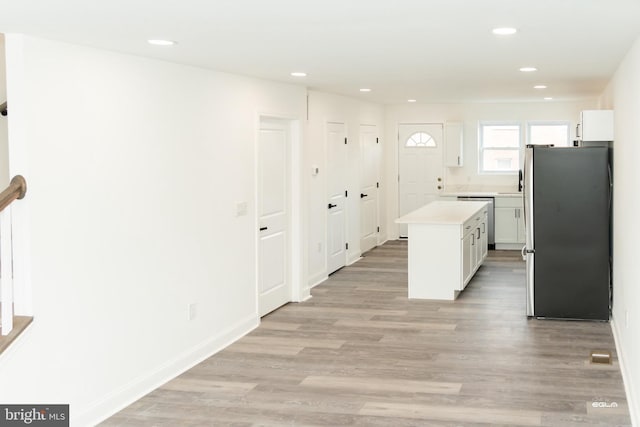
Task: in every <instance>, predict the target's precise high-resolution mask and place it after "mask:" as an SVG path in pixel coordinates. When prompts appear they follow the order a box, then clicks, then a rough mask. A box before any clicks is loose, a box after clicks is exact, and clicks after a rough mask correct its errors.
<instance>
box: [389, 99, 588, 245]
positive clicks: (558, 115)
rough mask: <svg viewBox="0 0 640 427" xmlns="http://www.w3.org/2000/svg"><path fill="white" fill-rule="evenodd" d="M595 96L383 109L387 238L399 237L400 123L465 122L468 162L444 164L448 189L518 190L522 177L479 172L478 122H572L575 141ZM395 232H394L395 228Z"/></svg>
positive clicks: (465, 150) (465, 146) (405, 105)
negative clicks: (578, 125) (396, 221)
mask: <svg viewBox="0 0 640 427" xmlns="http://www.w3.org/2000/svg"><path fill="white" fill-rule="evenodd" d="M596 105H597V100H595V99H594V100H586V101H583V102H540V103H502V104H482V103H477V104H402V105H389V106H387V108H386V110H385V135H386V138H385V139H386V141H387V145H386V147H385V149H386V152H385V159H386V164H385V166H386V176H387V177H388V180H387V187H388V189H389V191H388V193H387V194H388V203H387V209H388V219H389V223H388V227H389V230H390V234H389V237H390V238H395V237H397V227H396V226H395V224H394V223H393V220H394V219H395V218H397V217H398V183H397V176H398V124H399V123H446V122H462V123H464V148H463V149H464V152H463V159H464V165H463V167H460V168H445V170H444V177H443V179H444V184H445V191H446V190H447V188H452V187H462V188H464V187H465V186H469V189H475V190H477V189H480V188H483V189H494V188H495V189H498V190H500V191H511V190H513V191H517V187H518V176H517V174H512V175H481V174H478V122H479V121H517V122H520V123H521V124H522V126H523V132H526V122H527V121H556V120H559V121H569V122H571V129H572V134H571V140H573V139H575V125H576V123H577V121H578V118H579V116H580V111H581V110H584V109H593V108H596ZM391 230H393V231H391Z"/></svg>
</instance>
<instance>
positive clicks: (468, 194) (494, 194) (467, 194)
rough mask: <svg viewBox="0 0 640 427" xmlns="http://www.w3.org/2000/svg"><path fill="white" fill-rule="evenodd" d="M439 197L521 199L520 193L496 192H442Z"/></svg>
mask: <svg viewBox="0 0 640 427" xmlns="http://www.w3.org/2000/svg"><path fill="white" fill-rule="evenodd" d="M440 195H441V196H454V197H522V193H501V192H497V191H444V192H443V193H440Z"/></svg>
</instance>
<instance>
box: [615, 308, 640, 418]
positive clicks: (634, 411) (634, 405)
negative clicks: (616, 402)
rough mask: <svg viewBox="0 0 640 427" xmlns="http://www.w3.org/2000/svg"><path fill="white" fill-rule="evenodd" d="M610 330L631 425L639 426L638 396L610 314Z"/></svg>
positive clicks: (639, 405)
mask: <svg viewBox="0 0 640 427" xmlns="http://www.w3.org/2000/svg"><path fill="white" fill-rule="evenodd" d="M610 323H611V331H612V332H613V341H614V343H615V345H616V353H617V354H618V365H619V366H620V373H621V374H622V382H623V383H624V391H625V394H626V395H627V403H628V405H627V406H628V408H629V415H630V416H631V425H632V426H639V425H640V424H639V423H640V418H639V417H640V400H639V399H640V396H636V395H635V390H634V389H633V384H632V383H631V377H630V376H629V372H628V371H627V364H626V359H625V356H624V352H623V351H622V347H620V335H619V333H618V327H617V326H616V325H617V322H616V320H615V317H614V316H613V315H612V316H611V322H610Z"/></svg>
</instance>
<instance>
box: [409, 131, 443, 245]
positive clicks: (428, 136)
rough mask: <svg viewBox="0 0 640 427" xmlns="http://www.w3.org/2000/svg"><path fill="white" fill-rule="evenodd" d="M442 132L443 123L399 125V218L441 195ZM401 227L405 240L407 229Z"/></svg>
mask: <svg viewBox="0 0 640 427" xmlns="http://www.w3.org/2000/svg"><path fill="white" fill-rule="evenodd" d="M442 128H443V127H442V124H440V123H436V124H400V125H398V162H399V164H398V171H399V184H398V185H399V189H398V193H399V203H400V206H399V207H398V209H399V212H398V216H402V215H405V214H407V213H409V212H411V211H413V210H416V209H418V208H419V207H421V206H424V205H426V204H427V203H429V202H431V201H433V200H436V199H437V198H438V196H439V194H440V193H441V192H442V188H443V187H444V183H443V181H442V172H443V157H442V155H443V149H442V146H443V137H442V134H443V131H442ZM398 227H399V229H398V230H399V233H400V236H401V237H406V236H407V225H406V224H398Z"/></svg>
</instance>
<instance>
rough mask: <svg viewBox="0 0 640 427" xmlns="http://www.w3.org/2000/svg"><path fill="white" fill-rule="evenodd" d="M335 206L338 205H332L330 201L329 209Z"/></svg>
mask: <svg viewBox="0 0 640 427" xmlns="http://www.w3.org/2000/svg"><path fill="white" fill-rule="evenodd" d="M336 206H338V205H332V204H331V203H329V209H331V208H335V207H336Z"/></svg>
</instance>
